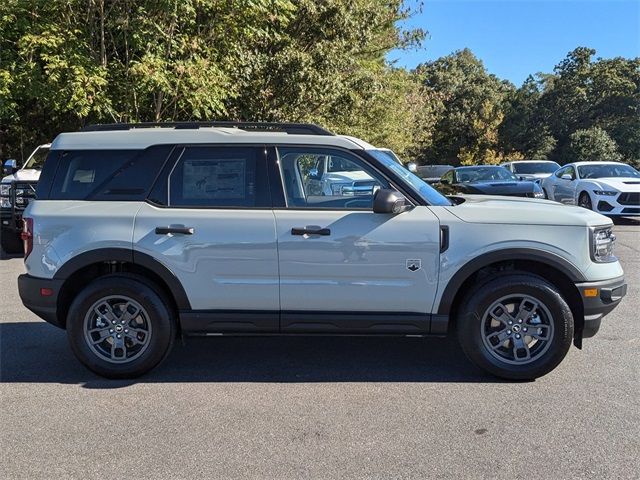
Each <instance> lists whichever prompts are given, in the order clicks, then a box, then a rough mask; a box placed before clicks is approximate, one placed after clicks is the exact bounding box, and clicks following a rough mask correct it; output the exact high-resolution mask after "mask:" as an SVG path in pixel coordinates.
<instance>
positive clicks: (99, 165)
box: [45, 150, 139, 200]
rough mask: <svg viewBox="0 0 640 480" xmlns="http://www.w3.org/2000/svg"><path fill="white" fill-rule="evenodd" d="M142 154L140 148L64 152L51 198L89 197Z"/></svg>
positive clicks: (59, 162) (78, 198)
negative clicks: (136, 156) (138, 149)
mask: <svg viewBox="0 0 640 480" xmlns="http://www.w3.org/2000/svg"><path fill="white" fill-rule="evenodd" d="M138 153H139V151H137V150H73V151H67V152H63V153H62V155H60V157H59V159H58V168H57V171H56V175H55V179H54V181H53V185H52V187H51V193H50V195H49V198H50V199H51V200H85V199H87V198H88V197H90V196H91V195H92V194H93V193H94V192H95V191H96V190H97V189H99V188H101V187H103V186H104V185H105V183H106V182H107V181H108V180H109V179H110V178H111V177H112V176H113V175H114V173H115V172H116V171H118V170H119V169H120V168H122V167H124V166H125V164H127V163H128V162H130V161H131V160H132V159H133V158H134V156H135V155H137V154H138ZM47 163H48V162H47ZM45 170H46V168H45Z"/></svg>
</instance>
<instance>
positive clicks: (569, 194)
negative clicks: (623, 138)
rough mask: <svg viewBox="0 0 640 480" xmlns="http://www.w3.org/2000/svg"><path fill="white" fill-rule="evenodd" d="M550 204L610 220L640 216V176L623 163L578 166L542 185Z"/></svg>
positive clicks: (566, 168)
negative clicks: (575, 209)
mask: <svg viewBox="0 0 640 480" xmlns="http://www.w3.org/2000/svg"><path fill="white" fill-rule="evenodd" d="M542 188H543V190H544V192H545V195H546V196H547V198H549V199H550V200H555V201H556V202H561V203H566V204H569V205H579V206H581V207H584V208H586V209H589V210H594V211H596V212H598V213H602V214H603V215H607V216H637V215H640V172H638V170H636V169H635V168H633V167H632V166H630V165H627V164H625V163H620V162H576V163H570V164H568V165H565V166H564V167H562V168H561V169H560V170H558V171H557V172H555V173H554V174H553V175H551V176H550V177H548V178H546V179H544V180H543V181H542Z"/></svg>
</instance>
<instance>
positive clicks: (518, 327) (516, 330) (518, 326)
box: [511, 325, 520, 333]
mask: <svg viewBox="0 0 640 480" xmlns="http://www.w3.org/2000/svg"><path fill="white" fill-rule="evenodd" d="M511 329H512V330H513V331H514V332H516V333H519V332H520V325H514V326H513V327H511Z"/></svg>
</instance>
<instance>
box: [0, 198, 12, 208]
mask: <svg viewBox="0 0 640 480" xmlns="http://www.w3.org/2000/svg"><path fill="white" fill-rule="evenodd" d="M0 208H11V199H9V198H7V197H0Z"/></svg>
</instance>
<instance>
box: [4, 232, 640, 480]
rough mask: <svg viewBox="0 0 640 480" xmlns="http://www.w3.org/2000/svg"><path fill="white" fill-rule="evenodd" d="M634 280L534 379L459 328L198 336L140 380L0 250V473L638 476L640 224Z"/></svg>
mask: <svg viewBox="0 0 640 480" xmlns="http://www.w3.org/2000/svg"><path fill="white" fill-rule="evenodd" d="M615 230H616V234H617V235H618V246H617V253H618V255H619V257H620V259H621V262H622V264H623V267H624V269H625V272H626V277H627V281H628V283H629V292H628V295H627V297H626V298H625V300H624V301H623V302H622V304H621V305H620V306H619V307H618V308H617V309H616V310H615V311H614V312H613V313H612V314H611V315H609V316H608V317H606V319H605V321H604V323H603V326H602V328H601V330H600V332H599V333H598V335H597V336H596V337H595V338H592V339H588V340H585V344H584V349H583V350H581V351H580V350H577V349H575V348H572V349H571V351H570V352H569V355H568V356H567V358H566V359H565V360H564V362H563V363H562V364H561V365H560V366H559V367H558V368H557V369H556V370H554V371H553V372H551V373H550V374H549V375H547V376H545V377H543V378H541V379H538V380H537V381H535V382H519V383H518V382H516V383H510V382H504V381H500V380H497V379H495V378H493V377H491V376H488V375H486V374H484V373H483V372H481V371H480V370H478V369H477V368H476V367H474V366H473V365H471V364H470V363H469V362H468V361H467V360H466V359H465V358H464V357H463V354H462V352H461V351H460V348H459V347H458V346H457V344H456V343H455V341H454V340H453V339H418V338H357V337H348V338H330V337H317V338H309V337H307V338H304V337H269V338H206V339H205V338H197V339H189V340H188V341H187V343H186V345H184V346H182V345H179V344H177V345H176V348H174V350H173V352H172V354H171V355H170V356H169V358H168V359H167V360H166V361H165V362H164V363H163V364H162V365H161V366H160V367H159V368H158V369H156V370H154V371H153V372H152V373H150V374H149V375H147V376H145V377H143V378H140V379H137V380H135V381H108V380H105V379H102V378H100V377H98V376H96V375H94V374H92V373H91V372H89V371H88V370H86V369H85V368H84V367H83V366H82V365H81V364H79V363H78V362H77V361H76V360H75V358H74V357H73V356H72V354H71V351H70V349H69V347H68V345H67V340H66V335H65V332H64V331H62V330H58V329H56V328H55V327H52V326H50V325H48V324H46V323H45V322H43V321H41V320H39V319H38V318H37V317H36V316H35V315H33V314H32V313H31V312H29V311H28V310H26V309H25V308H24V307H23V306H22V304H21V303H20V299H19V298H18V293H17V285H16V277H17V275H18V274H20V273H22V272H23V265H22V260H21V259H19V258H13V259H9V260H1V261H0V299H1V308H0V379H1V381H2V383H1V384H0V408H1V409H0V459H1V461H0V478H3V479H18V478H24V479H39V478H47V479H64V478H82V479H88V478H100V479H112V478H113V479H116V478H139V479H146V478H149V479H160V478H171V479H173V478H277V479H294V478H322V479H329V478H442V479H445V478H453V479H458V480H459V479H464V478H487V479H489V478H491V479H493V478H509V479H518V478H523V479H525V478H535V479H545V480H546V479H604V478H615V479H627V478H628V479H632V478H638V472H639V471H640V434H639V433H638V432H639V430H640V355H639V354H640V333H639V332H640V223H636V222H629V223H628V224H625V225H619V226H616V228H615Z"/></svg>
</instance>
